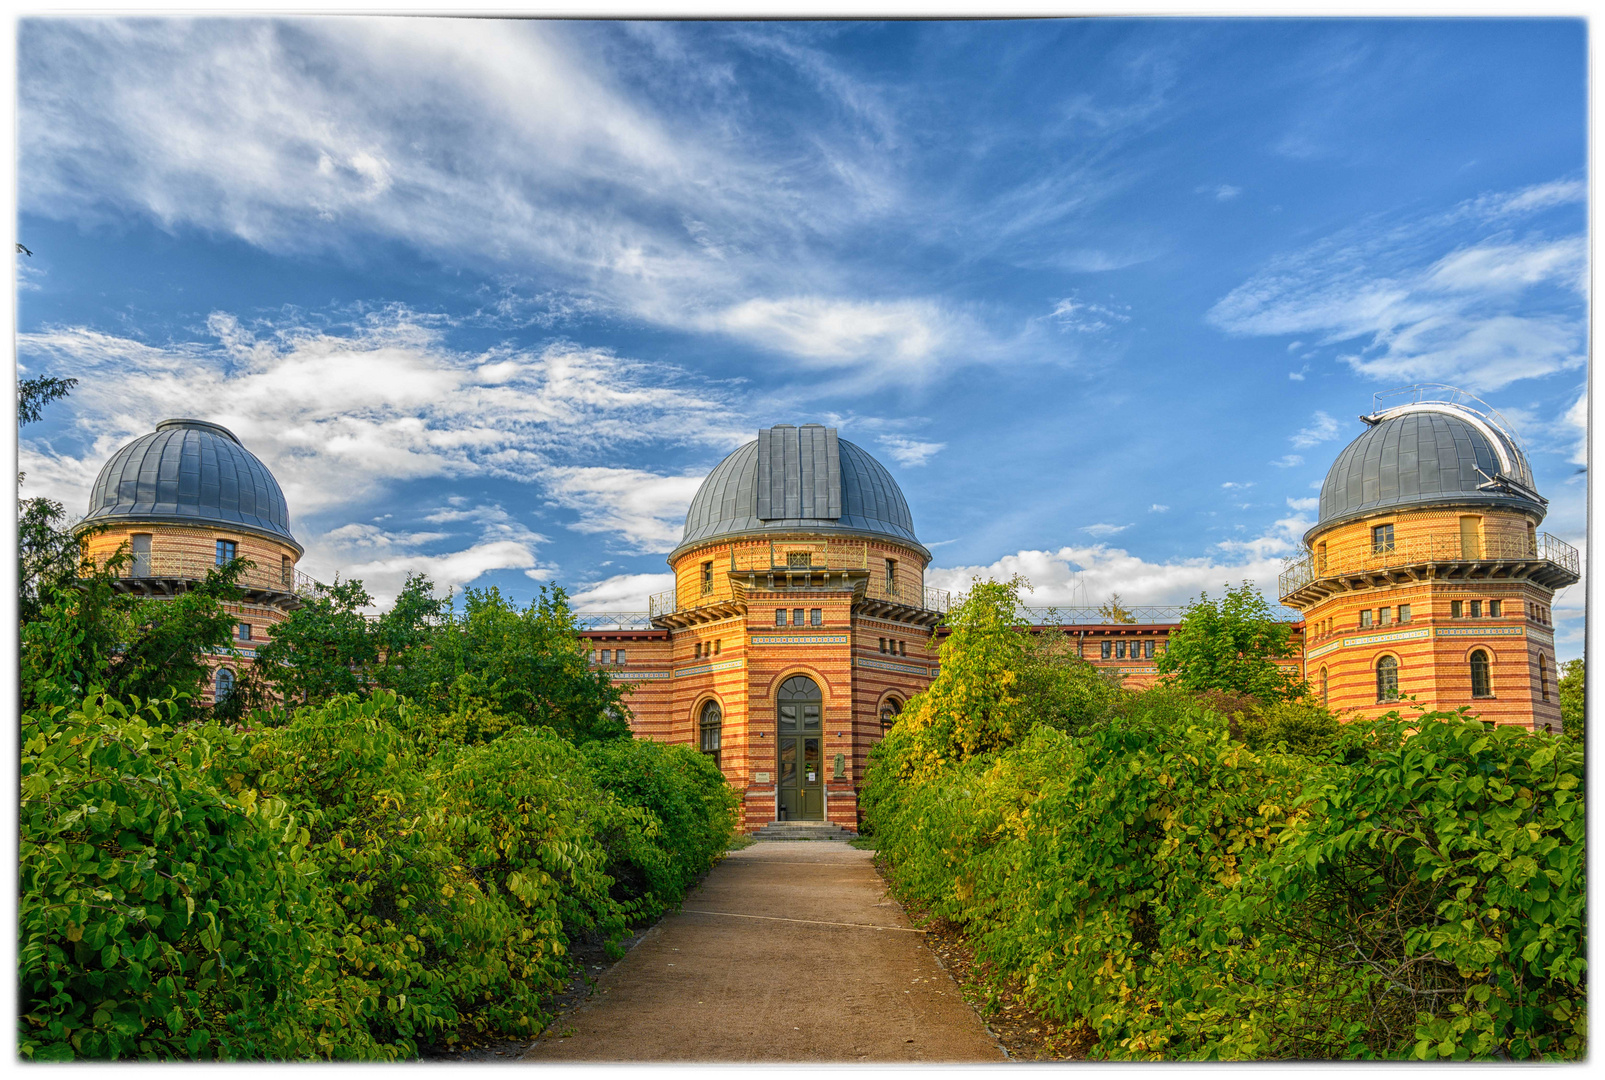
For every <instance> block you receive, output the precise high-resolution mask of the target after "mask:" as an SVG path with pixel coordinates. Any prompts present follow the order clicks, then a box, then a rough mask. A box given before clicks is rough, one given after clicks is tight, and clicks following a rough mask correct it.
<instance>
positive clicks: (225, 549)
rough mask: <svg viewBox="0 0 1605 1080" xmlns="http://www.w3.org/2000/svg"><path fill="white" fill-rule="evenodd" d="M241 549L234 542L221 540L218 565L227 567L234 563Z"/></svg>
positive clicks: (219, 542)
mask: <svg viewBox="0 0 1605 1080" xmlns="http://www.w3.org/2000/svg"><path fill="white" fill-rule="evenodd" d="M239 547H240V546H239V544H237V543H235V542H234V541H233V540H219V541H218V542H217V565H219V566H227V565H228V564H229V563H231V562H233V561H234V559H235V556H236V554H237V552H238V551H239Z"/></svg>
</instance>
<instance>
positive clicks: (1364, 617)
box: [1360, 608, 1371, 630]
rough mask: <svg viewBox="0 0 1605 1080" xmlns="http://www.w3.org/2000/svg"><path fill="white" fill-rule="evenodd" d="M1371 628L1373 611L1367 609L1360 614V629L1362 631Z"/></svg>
mask: <svg viewBox="0 0 1605 1080" xmlns="http://www.w3.org/2000/svg"><path fill="white" fill-rule="evenodd" d="M1370 628H1371V609H1370V608H1366V609H1365V610H1363V611H1361V612H1360V629H1361V630H1369V629H1370Z"/></svg>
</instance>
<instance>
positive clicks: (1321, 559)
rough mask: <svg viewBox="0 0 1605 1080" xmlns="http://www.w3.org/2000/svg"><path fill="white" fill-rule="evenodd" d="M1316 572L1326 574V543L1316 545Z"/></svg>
mask: <svg viewBox="0 0 1605 1080" xmlns="http://www.w3.org/2000/svg"><path fill="white" fill-rule="evenodd" d="M1315 571H1316V573H1325V572H1326V544H1325V543H1324V542H1323V543H1320V544H1317V545H1315Z"/></svg>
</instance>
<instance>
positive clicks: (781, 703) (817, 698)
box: [775, 675, 824, 731]
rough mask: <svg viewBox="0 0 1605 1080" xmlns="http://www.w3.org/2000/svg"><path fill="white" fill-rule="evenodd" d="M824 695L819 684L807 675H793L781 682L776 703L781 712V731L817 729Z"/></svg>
mask: <svg viewBox="0 0 1605 1080" xmlns="http://www.w3.org/2000/svg"><path fill="white" fill-rule="evenodd" d="M823 701H824V697H823V696H822V695H821V694H820V692H819V684H818V683H816V682H814V680H812V679H810V678H809V677H808V676H806V675H793V676H792V677H791V678H789V679H787V680H786V681H785V682H783V683H781V684H780V692H779V693H778V694H776V695H775V704H776V705H777V706H778V709H777V711H778V712H779V713H780V730H781V731H817V730H818V729H819V707H820V705H821V703H822V702H823Z"/></svg>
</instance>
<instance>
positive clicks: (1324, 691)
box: [1321, 668, 1332, 705]
mask: <svg viewBox="0 0 1605 1080" xmlns="http://www.w3.org/2000/svg"><path fill="white" fill-rule="evenodd" d="M1321 704H1322V705H1330V704H1332V695H1331V693H1330V690H1329V687H1328V684H1327V681H1326V668H1322V669H1321Z"/></svg>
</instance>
